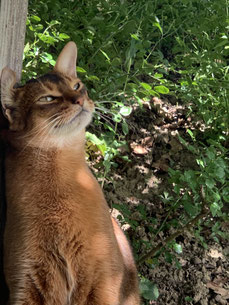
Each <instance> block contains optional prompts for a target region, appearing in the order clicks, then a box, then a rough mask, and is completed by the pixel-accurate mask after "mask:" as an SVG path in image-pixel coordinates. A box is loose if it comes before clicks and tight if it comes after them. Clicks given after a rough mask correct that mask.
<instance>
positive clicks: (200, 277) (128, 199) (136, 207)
mask: <svg viewBox="0 0 229 305" xmlns="http://www.w3.org/2000/svg"><path fill="white" fill-rule="evenodd" d="M128 123H129V126H130V132H129V134H128V135H127V138H126V140H127V143H128V147H123V148H120V155H128V157H129V160H130V161H129V162H124V161H123V160H122V158H116V160H115V161H116V163H117V168H116V169H112V170H111V172H109V176H106V178H105V181H104V193H105V196H106V199H107V201H108V203H109V205H110V206H111V207H112V208H113V210H112V211H113V215H115V216H116V217H118V219H119V220H120V219H121V218H122V208H123V207H124V206H125V205H126V206H128V211H127V212H125V210H124V211H123V214H125V213H126V214H127V215H128V217H127V218H128V219H129V222H132V223H133V224H135V225H136V228H135V229H132V228H131V227H130V226H129V225H124V226H123V228H124V230H126V233H127V235H128V236H129V238H130V240H131V243H132V244H133V245H134V249H135V252H137V254H138V255H139V256H141V255H142V254H144V253H145V252H146V248H147V247H146V244H149V243H150V242H151V240H152V239H153V237H154V236H153V234H152V232H150V230H149V227H150V226H151V225H153V221H154V220H155V219H157V221H158V226H160V224H161V223H162V221H163V220H164V219H165V217H166V215H167V211H166V209H165V208H164V204H163V202H162V200H161V199H160V195H162V194H164V192H168V193H169V192H170V190H169V184H168V182H167V181H168V177H169V175H168V169H169V167H172V168H174V169H194V168H195V166H196V162H195V160H194V157H193V155H192V154H191V153H190V152H189V151H188V150H187V149H185V148H184V147H183V146H182V145H181V143H180V141H179V139H178V135H181V136H182V137H187V132H186V129H187V128H189V129H194V128H195V129H198V130H200V134H201V132H203V130H204V126H203V124H201V123H200V122H198V121H195V120H194V119H193V117H192V116H191V115H190V116H189V114H188V106H187V105H186V107H184V106H179V105H177V101H176V100H174V101H173V100H171V99H170V100H167V99H164V100H161V99H158V98H154V99H153V100H152V101H151V102H148V103H144V105H143V108H142V109H141V108H139V107H138V106H137V105H136V108H135V109H134V110H133V112H132V114H131V115H130V117H129V118H128ZM91 166H92V169H94V172H95V174H97V176H98V173H96V171H97V169H96V160H94V161H93V162H92V163H91ZM101 180H102V179H100V182H101ZM123 204H125V205H123ZM117 207H118V209H117ZM142 210H143V212H142ZM140 212H141V213H140ZM128 213H129V214H128ZM142 215H145V217H142ZM125 220H126V219H125ZM228 228H229V224H228V223H225V230H227V231H228ZM210 233H211V232H210V230H209V229H208V228H206V230H205V231H204V232H203V233H202V234H203V235H204V236H203V237H204V238H205V242H206V243H207V245H208V247H207V248H204V247H203V245H202V244H201V242H200V241H199V240H198V239H197V238H194V233H193V232H188V233H187V234H185V235H183V236H178V237H177V238H176V242H177V243H178V244H180V245H181V246H182V249H183V251H182V253H180V254H177V253H175V252H174V253H173V255H174V257H175V260H174V259H173V260H172V262H168V260H167V261H166V259H165V257H164V256H163V255H161V256H160V257H159V258H158V260H157V264H146V263H144V264H141V265H140V266H139V267H138V270H139V274H141V275H142V276H144V277H145V278H147V279H149V280H151V281H152V282H153V283H155V284H156V285H157V287H158V290H159V297H158V299H157V300H156V301H145V303H144V304H157V305H162V304H163V305H164V304H166V305H170V304H171V305H174V304H176V305H182V304H200V305H207V304H210V305H215V304H229V243H228V241H225V240H221V239H219V243H216V242H215V241H214V240H213V239H212V237H211V236H210ZM164 234H165V233H163V232H162V233H161V234H159V235H158V236H157V237H156V239H154V240H153V245H154V246H155V245H157V243H159V242H160V241H161V240H163V239H164V238H165V237H166V236H164ZM140 240H141V241H143V242H140V243H138V241H140ZM144 242H145V243H144Z"/></svg>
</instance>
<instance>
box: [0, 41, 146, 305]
mask: <svg viewBox="0 0 229 305" xmlns="http://www.w3.org/2000/svg"><path fill="white" fill-rule="evenodd" d="M76 59H77V47H76V45H75V43H74V42H69V43H68V44H66V46H65V47H64V48H63V50H62V51H61V53H60V55H59V57H58V59H57V61H56V65H55V67H54V69H53V70H52V71H51V72H49V73H47V74H45V75H43V76H41V77H39V78H37V79H31V80H30V81H28V82H27V83H26V84H25V85H23V86H20V85H17V84H16V78H15V73H14V72H13V71H12V70H10V69H9V68H7V67H6V68H4V69H3V71H2V74H1V94H2V109H3V113H4V115H5V117H6V118H7V120H8V131H7V132H6V133H5V134H4V137H5V141H6V142H7V151H6V198H7V221H6V228H5V236H4V272H5V277H6V282H7V285H8V287H9V291H10V297H9V303H8V304H9V305H139V304H140V298H139V291H138V280H137V271H136V267H135V263H134V259H133V255H132V252H131V249H130V246H129V243H128V241H127V239H126V237H125V235H124V233H123V232H122V230H121V229H120V227H119V225H118V224H117V223H116V221H115V220H114V219H113V218H111V216H110V213H109V209H108V205H107V203H106V201H105V198H104V195H103V192H102V190H101V188H100V186H99V184H98V182H97V181H96V179H95V178H94V176H93V175H92V173H91V171H90V170H89V168H88V166H87V164H86V162H85V152H84V144H85V127H86V126H87V125H88V124H89V123H90V121H91V119H92V114H93V111H94V103H93V101H92V100H91V99H90V98H89V96H88V94H87V90H86V88H85V86H84V85H83V83H82V82H81V80H80V79H79V78H77V75H76Z"/></svg>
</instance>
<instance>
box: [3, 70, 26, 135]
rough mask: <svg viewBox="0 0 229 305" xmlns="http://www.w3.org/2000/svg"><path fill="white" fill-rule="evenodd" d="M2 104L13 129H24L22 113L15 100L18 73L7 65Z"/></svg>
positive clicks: (4, 72) (4, 75)
mask: <svg viewBox="0 0 229 305" xmlns="http://www.w3.org/2000/svg"><path fill="white" fill-rule="evenodd" d="M0 80H1V104H2V112H3V114H4V116H5V117H6V118H7V120H8V121H9V127H10V129H11V130H21V129H23V124H22V122H21V121H22V120H21V115H20V112H19V110H18V107H17V105H16V102H15V94H14V93H15V89H14V85H15V84H16V74H15V72H14V71H13V70H11V69H9V68H8V67H5V68H4V69H3V70H2V73H1V76H0Z"/></svg>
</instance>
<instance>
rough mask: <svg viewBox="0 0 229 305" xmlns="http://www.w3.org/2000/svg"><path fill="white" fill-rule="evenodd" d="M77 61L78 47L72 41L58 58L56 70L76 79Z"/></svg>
mask: <svg viewBox="0 0 229 305" xmlns="http://www.w3.org/2000/svg"><path fill="white" fill-rule="evenodd" d="M76 60H77V47H76V44H75V43H74V42H73V41H70V42H68V43H67V44H66V46H65V47H64V48H63V50H62V51H61V53H60V55H59V56H58V58H57V61H56V65H55V67H54V70H56V71H58V72H61V73H63V74H65V75H67V76H71V77H76Z"/></svg>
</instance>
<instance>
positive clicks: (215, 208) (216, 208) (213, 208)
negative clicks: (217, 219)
mask: <svg viewBox="0 0 229 305" xmlns="http://www.w3.org/2000/svg"><path fill="white" fill-rule="evenodd" d="M220 210H221V208H220V206H219V204H218V203H217V202H213V203H212V204H211V205H210V211H211V213H212V216H213V217H214V216H216V215H217V214H218V212H219V211H220Z"/></svg>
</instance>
